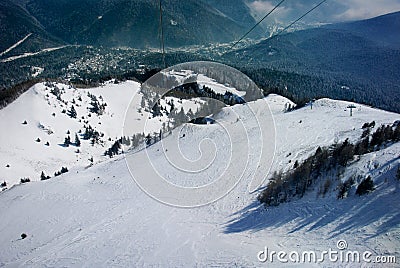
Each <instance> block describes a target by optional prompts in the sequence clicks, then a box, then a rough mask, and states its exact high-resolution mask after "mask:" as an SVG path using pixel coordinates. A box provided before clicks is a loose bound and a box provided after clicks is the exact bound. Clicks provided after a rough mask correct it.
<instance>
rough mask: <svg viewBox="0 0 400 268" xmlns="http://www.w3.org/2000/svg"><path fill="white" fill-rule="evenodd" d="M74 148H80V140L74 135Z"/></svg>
mask: <svg viewBox="0 0 400 268" xmlns="http://www.w3.org/2000/svg"><path fill="white" fill-rule="evenodd" d="M75 146H76V147H80V146H81V140H80V139H79V137H78V134H76V133H75Z"/></svg>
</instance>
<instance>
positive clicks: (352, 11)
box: [335, 0, 400, 20]
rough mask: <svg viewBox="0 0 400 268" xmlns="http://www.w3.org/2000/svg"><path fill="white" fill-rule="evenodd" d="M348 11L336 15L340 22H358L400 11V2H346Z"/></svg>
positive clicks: (391, 0) (373, 0) (372, 0)
mask: <svg viewBox="0 0 400 268" xmlns="http://www.w3.org/2000/svg"><path fill="white" fill-rule="evenodd" d="M340 2H341V4H342V5H344V6H346V8H347V10H346V11H344V12H343V13H340V14H337V15H335V18H336V19H339V20H358V19H366V18H372V17H376V16H379V15H382V14H386V13H391V12H395V11H398V10H400V0H380V1H377V0H345V1H340Z"/></svg>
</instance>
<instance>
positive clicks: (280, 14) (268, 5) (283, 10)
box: [248, 0, 290, 20]
mask: <svg viewBox="0 0 400 268" xmlns="http://www.w3.org/2000/svg"><path fill="white" fill-rule="evenodd" d="M277 3H278V2H276V3H275V2H274V3H272V2H271V1H263V0H256V1H253V2H250V3H248V6H249V7H250V9H251V11H252V12H253V13H254V14H253V15H255V17H257V18H261V17H264V16H265V15H266V14H267V13H268V12H270V11H271V10H272V9H273V8H274V7H275V5H276V4H277ZM289 11H290V8H289V7H285V6H283V5H282V6H280V7H278V8H277V9H276V10H275V11H274V13H273V14H272V15H271V16H273V17H274V19H275V20H279V19H280V18H284V17H286V15H287V13H289Z"/></svg>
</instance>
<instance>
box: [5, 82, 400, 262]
mask: <svg viewBox="0 0 400 268" xmlns="http://www.w3.org/2000/svg"><path fill="white" fill-rule="evenodd" d="M111 89H112V90H111ZM43 90H44V89H43V86H42V85H37V86H36V87H35V88H34V90H30V91H28V92H27V93H25V94H24V95H22V96H21V97H20V98H19V99H18V100H17V101H16V102H14V103H13V104H11V105H9V106H8V107H6V108H4V109H3V110H2V111H0V116H1V117H2V118H1V120H0V124H1V126H0V129H1V131H0V135H1V136H0V141H1V147H0V156H1V158H0V159H2V160H1V161H2V167H1V168H2V171H1V174H2V176H11V177H12V174H13V173H12V172H15V171H11V170H12V169H13V168H15V170H26V171H27V173H29V172H34V173H38V174H39V171H41V170H42V169H44V168H47V169H48V170H51V171H53V170H54V171H56V170H58V169H59V168H60V167H61V165H66V163H68V164H71V165H72V162H74V161H76V159H75V158H76V157H77V156H76V155H77V154H75V153H74V150H75V149H76V148H74V147H73V146H72V147H71V148H68V153H67V154H66V153H65V148H63V147H61V146H59V145H57V143H60V142H62V141H63V138H64V137H65V131H66V130H67V129H70V131H71V133H75V132H76V131H78V129H79V128H81V127H82V125H80V124H79V121H77V120H76V119H75V120H72V119H70V118H69V117H68V115H66V114H61V113H60V111H59V110H60V108H59V107H57V108H55V107H54V106H53V105H52V104H53V101H55V100H53V99H50V100H49V102H50V105H48V104H46V103H43V96H45V93H44V92H46V91H45V90H44V91H43ZM87 90H88V91H90V92H92V94H96V95H97V96H99V95H102V96H103V98H104V100H105V102H107V104H108V106H107V108H106V113H105V114H104V115H103V116H100V118H98V117H92V118H90V119H89V118H86V117H85V119H87V120H90V122H91V123H93V125H94V124H98V122H100V120H101V125H98V126H97V128H98V129H99V130H101V131H102V132H104V133H106V135H108V136H110V137H114V136H116V137H117V136H118V135H121V133H120V132H119V131H121V127H120V126H121V124H123V115H124V114H123V113H122V112H121V111H120V110H118V108H116V107H122V106H124V105H125V107H126V102H129V100H130V99H128V98H116V97H115V96H116V95H117V94H118V92H121V93H123V94H122V96H127V95H130V94H133V93H134V92H135V90H136V91H137V90H138V84H136V83H133V82H127V83H122V84H119V85H113V84H108V85H106V86H104V87H100V88H97V89H87ZM67 92H69V91H67V90H66V93H65V94H66V95H65V99H68V98H72V97H73V96H76V95H73V94H76V93H74V92H85V93H82V98H83V102H84V101H85V98H84V96H86V91H85V90H84V91H81V90H76V91H74V90H72V91H71V93H67ZM68 94H71V95H68ZM113 96H114V97H113ZM119 96H121V95H119ZM63 98H64V97H63ZM117 99H119V102H117ZM86 101H88V100H86ZM114 102H115V103H114ZM288 103H290V101H289V100H287V99H285V98H283V97H281V96H277V95H270V96H268V97H267V98H266V99H263V100H258V101H255V102H250V103H248V104H246V105H237V106H234V107H233V108H225V109H224V110H223V111H222V112H221V113H220V114H219V115H217V116H216V119H217V121H219V122H220V123H219V124H214V125H203V126H200V125H192V124H184V125H183V126H181V127H179V128H177V129H175V130H174V131H173V132H172V134H171V135H169V136H167V137H166V138H165V139H164V140H163V141H162V142H159V143H156V144H154V145H152V146H150V147H149V148H148V149H147V150H142V151H139V152H135V153H133V152H128V153H127V155H126V159H124V156H118V157H115V158H113V159H107V158H104V159H102V161H101V163H98V164H95V165H93V166H91V167H88V165H89V163H88V162H85V161H83V162H82V163H83V164H80V165H73V168H72V169H71V171H70V172H68V173H66V174H63V175H61V176H59V177H57V178H53V179H50V180H47V181H35V182H31V183H27V184H22V185H15V186H13V187H11V189H8V190H6V191H3V192H1V193H0V215H1V221H0V230H1V231H2V232H1V234H2V235H1V236H0V266H5V267H16V266H17V267H18V266H30V267H43V266H48V267H60V266H62V267H65V266H67V267H70V266H74V267H82V266H84V267H109V266H112V267H142V266H146V267H264V266H270V265H271V262H270V261H268V262H266V263H261V262H260V261H259V260H258V255H259V252H260V251H263V250H264V249H265V247H267V248H268V249H269V251H277V252H278V251H285V252H288V253H289V252H291V251H298V252H300V253H301V252H303V251H309V250H314V251H316V252H322V251H324V250H329V249H330V248H331V249H333V250H337V245H336V244H337V242H338V241H339V240H346V242H347V244H348V249H349V250H352V251H354V250H358V251H360V252H364V251H367V250H368V251H371V253H372V256H374V257H375V256H378V255H393V256H396V257H397V265H396V264H386V265H380V264H377V263H369V264H368V263H342V262H339V261H337V262H329V261H328V260H326V262H324V263H319V264H317V263H301V264H300V266H304V267H314V266H315V267H319V266H325V267H332V266H333V267H336V266H341V267H343V266H345V267H359V266H362V267H380V266H381V267H396V266H398V262H399V258H400V226H399V222H400V212H399V211H400V205H399V202H398V200H400V199H399V198H400V193H399V182H398V181H396V180H395V178H394V177H395V175H394V173H395V170H396V169H397V166H398V164H399V163H400V159H399V153H400V144H394V145H391V146H388V147H387V148H385V149H383V150H381V151H378V152H374V153H370V154H367V155H364V156H362V157H361V159H360V161H358V162H355V163H354V164H352V165H351V166H350V167H349V168H348V169H347V170H346V173H345V174H343V178H345V177H346V176H350V175H352V174H353V172H356V171H357V172H361V173H363V174H369V175H371V176H372V177H373V179H374V181H375V185H376V190H375V191H374V192H372V193H371V194H369V195H366V196H362V197H356V196H354V195H351V196H349V197H348V198H346V199H344V200H337V199H336V193H335V191H334V190H332V192H330V193H329V194H328V195H327V196H326V197H324V198H321V197H317V194H316V192H310V193H308V194H307V195H306V196H305V197H304V198H303V199H300V200H297V201H294V202H291V203H287V204H282V205H280V206H279V207H273V208H264V207H263V206H260V205H259V203H258V202H257V200H256V197H257V195H258V193H259V192H257V191H256V192H254V193H250V192H249V185H250V184H251V183H252V182H253V179H254V178H253V175H254V174H252V171H254V170H262V171H264V169H265V168H266V169H267V171H268V169H269V168H268V166H269V165H268V163H267V162H260V163H259V162H258V160H259V158H258V157H257V156H258V152H259V150H261V149H263V148H261V149H260V147H259V144H258V143H257V139H258V137H259V135H258V134H257V131H259V129H257V127H255V125H253V123H252V122H253V119H252V118H253V116H254V114H256V115H258V116H259V118H262V117H263V116H269V115H270V114H271V113H272V115H273V119H274V122H275V123H274V129H272V130H271V131H272V132H271V131H269V132H268V133H273V135H272V136H271V137H270V138H271V139H272V137H273V140H270V143H268V144H266V145H265V146H267V147H266V148H269V147H268V146H270V145H271V144H272V145H274V147H275V148H276V149H275V150H273V149H270V150H269V151H268V153H267V154H266V155H264V156H263V157H262V158H261V159H266V161H271V171H270V172H269V174H272V172H273V171H275V170H282V169H283V170H285V169H288V168H290V167H291V166H292V165H293V162H294V161H295V160H301V159H305V158H306V157H307V156H309V155H310V154H312V153H314V152H315V150H316V148H317V147H318V146H328V145H331V144H332V143H334V142H335V141H343V140H345V139H346V138H349V139H350V140H355V139H356V138H358V137H359V136H360V135H361V133H362V129H361V127H362V125H363V124H364V123H365V122H371V121H372V120H375V122H376V125H377V126H379V125H380V124H384V123H385V124H389V123H393V122H394V121H396V120H398V119H400V116H399V115H398V114H394V113H389V112H385V111H381V110H376V109H373V108H369V107H366V106H364V105H359V104H355V105H356V106H357V108H356V109H355V111H354V115H353V116H352V117H350V116H349V111H348V110H347V109H346V107H347V106H348V105H349V103H348V102H344V101H336V100H330V99H321V100H318V101H316V102H315V103H314V105H313V109H311V108H310V107H309V106H307V107H304V108H302V109H299V110H296V111H293V112H289V113H285V112H284V109H285V105H287V104H288ZM44 104H45V105H44ZM21 105H23V106H24V107H25V108H24V109H21V108H17V107H21ZM138 105H140V104H139V103H138ZM69 107H70V106H69V105H68V107H66V108H67V109H68V108H69ZM83 107H85V108H83ZM76 108H77V113H78V118H79V117H80V116H82V115H84V116H87V112H86V106H84V105H82V109H80V107H76ZM249 110H250V111H252V112H251V113H250V112H249ZM26 111H29V113H27V112H26ZM117 111H118V112H117ZM52 112H56V117H54V118H53V116H51V114H52ZM48 115H50V116H48ZM138 116H140V113H138ZM238 119H239V120H238ZM24 120H27V122H28V124H27V125H22V124H21V123H22V122H23V121H24ZM107 120H108V121H107ZM39 122H40V123H41V124H42V125H44V126H45V127H46V128H48V126H51V129H52V131H53V132H54V134H52V135H48V134H47V133H46V132H45V131H44V130H42V129H40V128H38V127H37V125H38V123H39ZM67 122H68V123H67ZM243 122H248V123H247V125H244V124H246V123H243ZM244 126H245V127H244ZM243 127H244V128H245V129H246V130H247V131H246V132H242V131H241V128H243ZM273 130H274V131H273ZM15 133H20V135H16V134H15ZM246 133H248V134H249V135H248V136H247V137H242V136H241V135H244V134H246ZM183 134H185V135H183ZM227 134H229V135H227ZM10 135H13V136H10ZM37 137H41V140H42V142H41V143H36V142H35V139H36V138H37ZM114 138H115V137H114ZM230 138H232V139H230ZM47 140H50V145H51V147H50V148H51V149H52V153H51V155H53V156H52V158H51V159H52V161H51V162H52V164H49V161H48V160H46V159H47V158H48V157H49V155H48V154H47V153H46V151H44V150H47V149H50V148H48V147H45V146H44V145H43V142H44V141H47ZM249 141H252V142H249ZM85 146H86V147H85ZM90 146H91V145H90V144H86V145H85V144H83V145H82V147H83V148H82V151H84V150H87V152H86V154H87V155H85V157H84V158H87V156H88V155H89V154H95V153H98V152H101V151H103V150H104V149H105V148H98V147H96V146H95V147H93V148H92V147H90ZM178 146H179V147H178ZM266 148H264V149H266ZM235 150H236V151H235ZM241 150H243V151H241ZM53 151H54V152H53ZM38 155H39V156H40V157H43V159H40V157H39V158H38ZM65 155H68V156H65ZM182 156H184V157H182ZM78 157H83V156H78ZM31 159H36V160H35V161H34V163H31V162H30V161H31ZM145 159H150V163H151V164H152V167H151V170H149V168H148V166H146V165H147V162H146V161H145ZM244 160H248V165H247V166H246V167H245V169H244V172H243V175H242V176H240V180H239V181H238V183H237V184H236V183H234V184H233V187H227V186H230V185H229V184H228V185H221V184H218V180H215V179H216V176H215V175H216V174H217V175H219V174H222V175H223V178H229V177H231V178H232V180H234V179H236V178H237V176H238V173H241V172H240V171H241V169H242V167H243V161H244ZM53 161H54V163H53ZM190 161H192V162H195V163H196V165H193V166H190V164H189V166H186V168H187V169H199V170H202V172H199V173H193V174H189V173H186V174H185V172H184V171H182V170H181V169H179V167H180V166H181V165H182V163H185V164H187V163H190ZM6 162H7V163H10V164H12V165H11V166H10V168H5V165H6ZM78 162H79V161H78ZM41 163H44V164H43V166H40V164H41ZM246 163H247V162H246ZM265 163H267V164H265ZM127 164H128V165H127ZM208 164H210V165H208ZM263 164H265V166H267V167H263V168H261V169H260V167H259V166H257V165H263ZM68 166H69V165H68ZM128 167H129V169H130V170H129V169H128ZM227 167H228V168H227ZM267 171H266V172H267ZM6 172H9V173H6ZM3 174H4V175H3ZM10 174H11V175H10ZM132 174H133V175H134V178H133V177H132V176H131V175H132ZM155 174H157V176H162V177H163V178H165V179H167V180H168V181H169V182H170V183H172V184H175V185H178V186H182V187H191V186H201V185H208V184H210V183H213V182H217V183H216V184H215V185H216V188H218V187H219V188H218V189H220V190H221V191H222V190H225V191H226V192H227V189H226V188H232V190H231V191H229V192H227V193H226V195H224V196H223V197H222V198H220V199H218V200H217V201H216V202H213V203H211V204H208V205H205V206H200V207H196V208H178V207H174V206H169V205H165V204H164V203H161V202H158V201H157V200H156V199H154V198H152V197H150V196H149V195H147V194H146V193H145V192H144V191H143V190H142V188H143V185H142V184H140V183H142V182H143V181H146V180H148V181H152V180H153V179H154V176H156V175H155ZM265 175H267V173H266V174H265ZM11 177H7V178H10V180H11ZM137 178H142V179H144V180H143V181H139V184H138V183H137V182H138V180H137ZM18 180H19V178H18ZM153 181H156V180H153ZM228 183H230V182H229V181H228ZM266 183H267V182H264V184H263V185H266ZM224 186H225V188H222V187H224ZM218 189H217V190H218ZM160 192H161V193H162V192H163V188H162V187H160ZM203 194H204V195H207V193H203ZM203 197H204V199H205V200H206V199H207V196H203ZM188 198H190V196H189V197H188ZM194 198H201V195H198V196H193V199H194ZM200 201H201V200H200ZM171 203H173V202H171ZM21 233H26V234H27V238H25V239H20V235H21ZM272 265H273V266H274V267H275V266H276V267H287V266H289V265H299V264H293V263H281V262H279V261H278V260H277V259H274V261H273V262H272Z"/></svg>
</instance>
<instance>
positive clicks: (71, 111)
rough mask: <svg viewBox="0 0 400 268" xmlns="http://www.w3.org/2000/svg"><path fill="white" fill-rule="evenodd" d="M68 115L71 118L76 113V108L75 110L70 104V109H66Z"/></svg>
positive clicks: (74, 116)
mask: <svg viewBox="0 0 400 268" xmlns="http://www.w3.org/2000/svg"><path fill="white" fill-rule="evenodd" d="M68 115H69V116H70V117H71V118H76V116H77V113H76V110H75V107H74V105H72V106H71V109H70V110H69V111H68Z"/></svg>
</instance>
